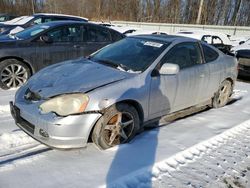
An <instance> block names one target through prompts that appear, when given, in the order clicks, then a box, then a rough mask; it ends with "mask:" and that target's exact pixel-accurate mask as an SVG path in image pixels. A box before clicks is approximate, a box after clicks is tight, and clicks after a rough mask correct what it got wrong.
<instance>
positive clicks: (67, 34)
mask: <svg viewBox="0 0 250 188" xmlns="http://www.w3.org/2000/svg"><path fill="white" fill-rule="evenodd" d="M47 36H49V37H51V38H52V40H53V42H80V41H82V36H81V27H80V26H79V25H78V26H65V27H60V28H57V29H54V30H52V31H49V32H48V33H47Z"/></svg>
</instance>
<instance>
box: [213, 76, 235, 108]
mask: <svg viewBox="0 0 250 188" xmlns="http://www.w3.org/2000/svg"><path fill="white" fill-rule="evenodd" d="M231 94H232V82H230V81H229V80H224V81H223V82H222V83H221V85H220V87H219V89H218V91H217V92H216V93H215V95H214V97H213V99H212V107H213V108H220V107H223V106H225V105H226V104H227V103H228V101H229V98H230V96H231Z"/></svg>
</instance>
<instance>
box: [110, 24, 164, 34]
mask: <svg viewBox="0 0 250 188" xmlns="http://www.w3.org/2000/svg"><path fill="white" fill-rule="evenodd" d="M110 28H112V29H114V30H116V31H118V32H120V33H123V34H124V35H127V36H133V35H150V34H158V35H167V33H166V32H163V31H158V30H146V29H141V28H136V27H128V26H110Z"/></svg>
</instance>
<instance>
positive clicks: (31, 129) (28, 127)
mask: <svg viewBox="0 0 250 188" xmlns="http://www.w3.org/2000/svg"><path fill="white" fill-rule="evenodd" d="M17 123H18V124H19V126H21V127H22V128H24V129H25V130H26V131H28V132H29V133H31V134H34V132H35V126H34V125H32V124H31V123H29V122H28V121H26V120H25V119H23V118H21V117H20V122H17Z"/></svg>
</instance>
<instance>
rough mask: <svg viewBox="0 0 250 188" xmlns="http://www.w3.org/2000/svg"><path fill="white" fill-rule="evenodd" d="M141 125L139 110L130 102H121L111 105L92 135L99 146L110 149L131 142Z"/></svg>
mask: <svg viewBox="0 0 250 188" xmlns="http://www.w3.org/2000/svg"><path fill="white" fill-rule="evenodd" d="M119 118H120V119H121V121H119ZM131 122H132V123H131ZM125 124H128V125H125ZM139 127H140V120H139V116H138V112H137V110H136V109H135V108H134V107H133V106H130V105H128V104H124V103H119V104H117V105H113V106H111V107H109V108H108V109H107V110H106V111H105V113H104V115H103V116H102V117H101V118H100V119H99V120H98V121H97V123H96V125H95V127H94V130H93V133H92V135H91V136H92V141H93V142H94V143H95V144H96V145H97V147H98V148H100V149H108V148H110V147H113V146H116V145H119V144H123V143H127V142H129V141H130V140H131V139H132V138H133V137H134V136H135V134H136V133H137V131H138V130H139ZM123 133H124V134H123ZM126 137H127V139H126Z"/></svg>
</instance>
